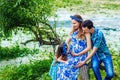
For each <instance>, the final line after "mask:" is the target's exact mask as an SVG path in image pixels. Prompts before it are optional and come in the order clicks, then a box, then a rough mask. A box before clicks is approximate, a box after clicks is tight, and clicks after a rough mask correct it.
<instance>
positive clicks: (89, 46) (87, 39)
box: [79, 33, 91, 55]
mask: <svg viewBox="0 0 120 80" xmlns="http://www.w3.org/2000/svg"><path fill="white" fill-rule="evenodd" d="M85 37H86V42H87V47H86V48H85V49H84V50H83V51H81V52H80V53H79V55H82V54H85V53H86V52H88V51H89V50H90V49H91V38H90V33H86V34H85Z"/></svg>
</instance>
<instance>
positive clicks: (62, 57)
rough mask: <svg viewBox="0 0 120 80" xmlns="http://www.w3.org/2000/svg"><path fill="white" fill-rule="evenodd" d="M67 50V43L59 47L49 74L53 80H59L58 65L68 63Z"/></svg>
mask: <svg viewBox="0 0 120 80" xmlns="http://www.w3.org/2000/svg"><path fill="white" fill-rule="evenodd" d="M67 50H68V46H67V44H66V43H65V42H63V43H62V44H60V45H59V46H58V49H57V53H56V56H55V60H53V62H52V64H51V67H50V72H49V75H50V76H51V78H52V80H57V70H58V64H59V63H67Z"/></svg>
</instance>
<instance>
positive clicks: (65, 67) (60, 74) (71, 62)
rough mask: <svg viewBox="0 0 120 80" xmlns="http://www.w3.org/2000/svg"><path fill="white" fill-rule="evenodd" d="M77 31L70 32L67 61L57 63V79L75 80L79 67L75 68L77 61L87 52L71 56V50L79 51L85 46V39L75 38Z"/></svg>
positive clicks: (83, 57)
mask: <svg viewBox="0 0 120 80" xmlns="http://www.w3.org/2000/svg"><path fill="white" fill-rule="evenodd" d="M77 34H78V31H75V32H74V33H73V34H71V44H70V54H68V63H63V62H59V63H57V64H58V65H57V80H77V76H78V74H79V68H75V67H74V66H75V65H77V63H78V62H79V61H83V60H85V58H86V57H87V55H88V54H87V53H86V54H84V55H81V56H72V55H71V52H74V53H76V54H77V53H79V52H81V51H82V50H84V49H85V48H86V40H85V39H83V40H80V39H76V35H77Z"/></svg>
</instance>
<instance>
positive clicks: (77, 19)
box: [70, 16, 82, 22]
mask: <svg viewBox="0 0 120 80" xmlns="http://www.w3.org/2000/svg"><path fill="white" fill-rule="evenodd" d="M70 18H71V19H74V20H76V21H77V22H82V20H81V19H79V18H77V17H75V16H70Z"/></svg>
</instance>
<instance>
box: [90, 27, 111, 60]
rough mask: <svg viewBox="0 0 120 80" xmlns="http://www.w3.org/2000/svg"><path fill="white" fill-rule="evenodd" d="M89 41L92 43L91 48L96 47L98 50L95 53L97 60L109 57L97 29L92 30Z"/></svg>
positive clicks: (100, 32)
mask: <svg viewBox="0 0 120 80" xmlns="http://www.w3.org/2000/svg"><path fill="white" fill-rule="evenodd" d="M91 41H92V47H97V48H98V50H97V52H96V54H95V55H96V56H97V57H98V58H99V59H104V58H106V56H107V55H110V52H109V50H108V47H107V44H106V41H105V37H104V35H103V33H102V31H100V30H99V29H96V28H94V33H93V34H91Z"/></svg>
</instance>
